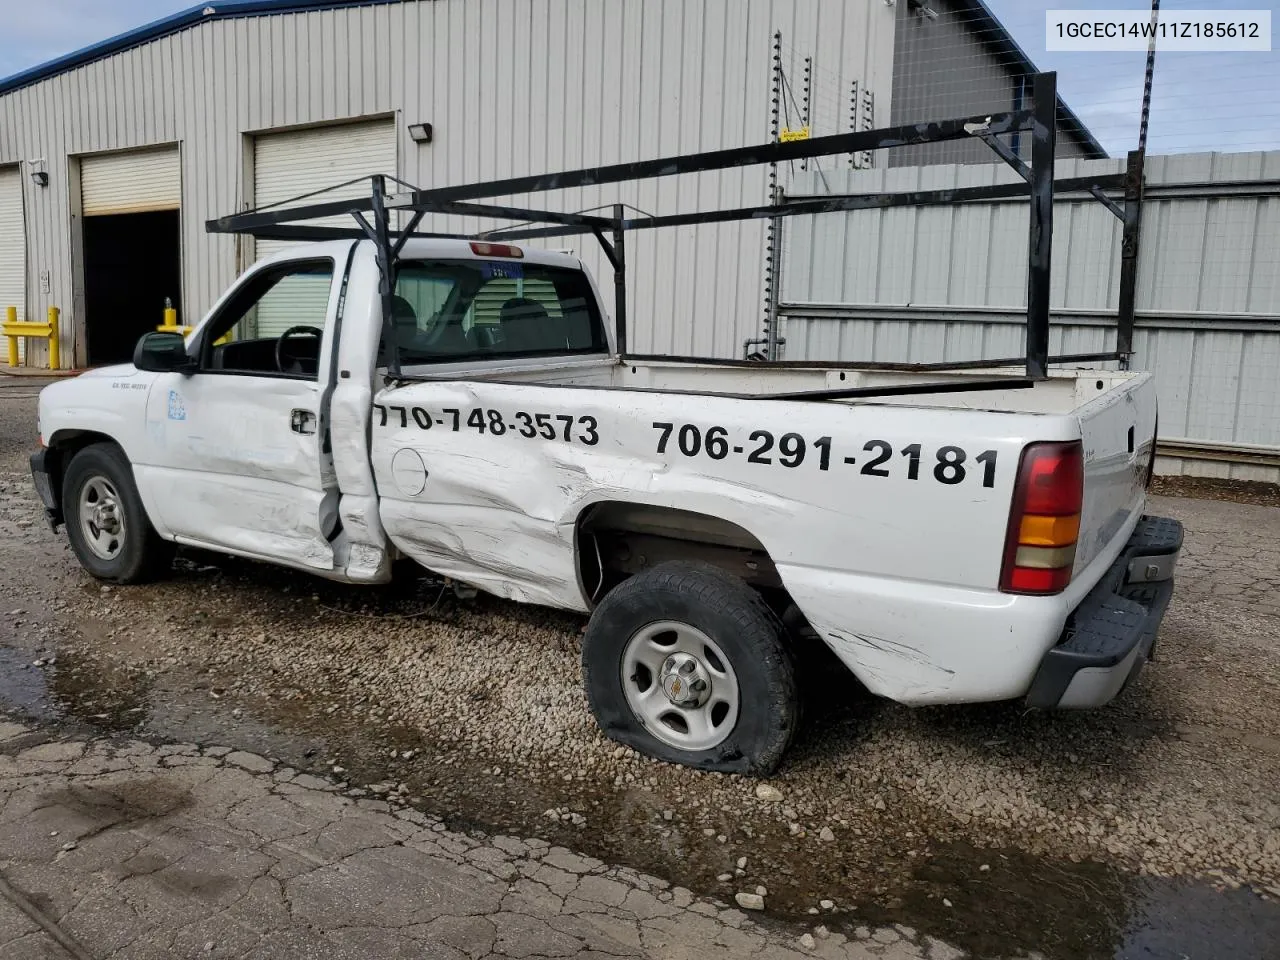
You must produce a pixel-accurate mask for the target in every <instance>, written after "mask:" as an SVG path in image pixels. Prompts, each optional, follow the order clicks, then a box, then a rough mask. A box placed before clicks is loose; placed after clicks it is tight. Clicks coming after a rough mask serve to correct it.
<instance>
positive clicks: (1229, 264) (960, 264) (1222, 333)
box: [782, 152, 1280, 480]
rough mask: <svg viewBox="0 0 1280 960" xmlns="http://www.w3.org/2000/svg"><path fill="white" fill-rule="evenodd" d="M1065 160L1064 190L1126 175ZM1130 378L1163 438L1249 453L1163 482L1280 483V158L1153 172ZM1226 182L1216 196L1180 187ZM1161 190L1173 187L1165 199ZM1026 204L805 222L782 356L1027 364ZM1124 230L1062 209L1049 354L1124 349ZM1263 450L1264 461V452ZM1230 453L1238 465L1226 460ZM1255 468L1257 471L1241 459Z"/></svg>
mask: <svg viewBox="0 0 1280 960" xmlns="http://www.w3.org/2000/svg"><path fill="white" fill-rule="evenodd" d="M1122 167H1123V162H1122V161H1116V160H1097V161H1078V160H1077V161H1060V162H1059V163H1058V169H1057V176H1059V177H1074V176H1082V175H1085V174H1086V173H1087V172H1088V173H1096V172H1106V173H1111V172H1118V171H1120V170H1121V169H1122ZM1015 177H1016V175H1015V174H1013V172H1012V171H1010V170H1009V169H1008V168H1007V167H1005V166H1004V165H1003V164H1000V165H982V166H955V165H952V166H939V167H917V168H898V169H892V170H877V171H857V172H850V171H845V172H841V173H840V174H839V175H838V176H837V177H833V176H832V175H831V174H828V175H827V180H826V185H825V186H824V185H823V184H822V182H821V181H820V179H819V178H814V177H810V178H808V179H807V181H805V182H796V183H794V184H793V185H792V188H791V191H790V192H791V194H792V195H795V196H802V195H814V194H815V193H817V192H819V191H821V192H826V191H827V190H829V191H831V192H859V193H860V192H864V191H866V192H870V191H877V190H892V191H897V190H903V189H912V188H920V189H928V188H937V187H945V186H960V185H966V184H975V183H994V182H1003V181H1011V180H1013V179H1014V178H1015ZM1147 182H1148V185H1149V190H1151V191H1152V193H1151V195H1149V196H1148V198H1147V201H1146V204H1145V206H1144V211H1143V222H1142V245H1141V251H1140V257H1139V266H1138V278H1139V279H1138V301H1137V324H1136V330H1135V338H1134V349H1135V351H1136V355H1135V357H1134V361H1133V367H1134V369H1139V370H1141V369H1150V370H1152V371H1153V372H1154V373H1155V375H1156V379H1157V382H1158V385H1159V391H1160V433H1161V437H1162V439H1167V440H1170V441H1174V442H1176V441H1178V440H1187V441H1192V442H1193V443H1198V444H1208V445H1218V446H1224V447H1238V448H1240V449H1239V453H1240V454H1241V456H1239V457H1236V458H1235V459H1236V461H1237V462H1234V463H1230V462H1226V461H1225V460H1224V461H1218V462H1215V461H1211V460H1200V459H1194V460H1192V459H1182V458H1172V457H1171V458H1168V459H1167V460H1166V459H1162V463H1161V466H1162V468H1163V469H1164V470H1165V471H1166V472H1187V473H1195V474H1197V475H1207V476H1230V477H1235V478H1239V479H1256V480H1280V468H1277V467H1276V466H1274V465H1270V464H1268V463H1265V462H1259V461H1266V460H1268V459H1270V458H1271V457H1273V456H1280V152H1272V153H1241V154H1190V155H1184V156H1169V157H1152V158H1150V159H1149V160H1148V166H1147ZM1198 183H1213V184H1220V185H1222V188H1221V190H1219V191H1218V192H1226V191H1235V192H1237V193H1238V194H1239V195H1234V196H1232V195H1221V196H1212V197H1206V196H1204V195H1203V194H1205V193H1208V192H1212V191H1211V190H1206V189H1202V188H1193V189H1189V190H1185V191H1178V190H1177V189H1176V187H1177V185H1178V184H1198ZM1161 188H1167V189H1165V190H1164V193H1162V192H1161ZM1026 251H1027V208H1026V204H1025V201H1024V202H1021V203H1017V202H1002V203H979V204H969V205H960V206H955V207H931V208H907V207H903V208H897V209H894V210H886V211H857V212H853V213H848V214H831V215H826V216H823V217H797V218H794V220H793V221H792V222H791V223H790V225H789V227H788V234H787V247H786V252H787V256H786V260H785V268H784V274H783V285H784V289H783V300H784V302H785V306H784V308H783V313H784V314H785V315H786V316H785V320H784V321H783V323H782V335H783V336H784V337H785V338H786V341H787V343H786V348H785V356H786V358H787V359H791V360H799V359H814V360H824V361H826V360H837V359H838V360H850V361H852V360H856V359H864V360H901V361H919V362H923V361H930V360H965V359H972V358H978V357H1015V356H1019V355H1021V354H1022V352H1023V349H1024V347H1023V336H1024V328H1023V319H1024V316H1025V314H1024V313H1023V310H1024V307H1025V304H1026ZM1119 282H1120V226H1119V221H1117V220H1116V219H1115V218H1114V217H1113V216H1112V215H1111V214H1110V213H1109V212H1107V211H1106V210H1105V209H1103V208H1102V207H1101V206H1100V205H1099V204H1097V203H1096V202H1095V201H1093V200H1091V199H1085V200H1078V201H1077V200H1060V201H1058V203H1057V204H1056V206H1055V211H1054V236H1053V295H1052V307H1053V321H1054V325H1053V328H1052V334H1051V342H1050V347H1051V350H1053V352H1055V353H1058V352H1061V353H1078V352H1094V351H1102V350H1111V349H1114V346H1115V311H1116V307H1117V302H1118V295H1119ZM1255 448H1261V449H1260V450H1259V449H1255ZM1227 452H1228V453H1229V451H1227ZM1245 460H1252V461H1253V462H1249V463H1246V462H1243V461H1245Z"/></svg>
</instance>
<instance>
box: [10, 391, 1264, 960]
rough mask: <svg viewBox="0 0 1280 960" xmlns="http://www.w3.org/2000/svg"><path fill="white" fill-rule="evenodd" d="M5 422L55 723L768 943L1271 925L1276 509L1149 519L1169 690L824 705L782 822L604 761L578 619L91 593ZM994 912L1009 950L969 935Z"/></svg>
mask: <svg viewBox="0 0 1280 960" xmlns="http://www.w3.org/2000/svg"><path fill="white" fill-rule="evenodd" d="M24 392H30V391H24ZM15 393H16V391H13V390H9V391H3V390H0V445H2V446H0V451H3V453H2V454H0V534H3V537H4V541H3V544H2V545H0V571H3V572H0V591H2V592H3V593H4V594H6V595H8V596H10V597H14V598H18V597H20V598H21V599H20V600H19V599H15V600H12V601H10V600H5V601H3V603H4V604H5V606H4V609H3V610H0V614H7V616H3V617H0V624H5V625H7V626H5V628H4V629H3V630H0V640H3V641H4V642H6V643H9V644H10V645H14V646H18V647H20V648H22V650H23V651H24V654H23V656H27V655H29V656H31V657H32V658H33V659H43V658H47V657H49V656H54V657H56V661H55V662H54V663H53V664H49V663H45V664H44V666H43V667H41V668H37V669H41V670H43V671H44V676H45V677H46V678H47V682H48V685H49V691H50V694H51V700H52V702H53V703H54V704H55V705H56V706H57V708H58V709H59V710H61V711H63V712H65V713H69V714H71V715H74V716H78V717H79V718H81V719H84V720H89V721H90V722H93V723H95V724H99V725H104V726H113V727H115V728H117V729H128V730H130V731H131V732H134V733H137V734H141V735H172V736H183V737H186V738H188V739H196V740H200V741H201V742H227V743H234V744H236V745H243V746H246V747H248V748H261V747H262V744H263V742H264V741H269V739H270V738H271V737H273V736H276V737H280V736H285V737H286V739H287V738H290V737H291V738H293V739H291V740H288V742H286V743H284V744H283V745H281V744H280V743H272V744H271V746H272V747H273V749H275V752H276V753H277V755H282V756H283V755H286V754H287V753H288V751H289V750H290V749H294V750H295V752H296V753H297V754H298V756H297V757H296V758H295V762H298V763H299V764H300V765H303V766H309V768H310V769H313V770H316V771H317V772H321V773H326V774H328V775H330V776H331V777H333V778H336V779H339V780H343V781H349V782H350V783H352V784H356V785H358V786H360V787H361V788H371V789H372V790H373V792H375V793H388V792H394V793H398V794H399V795H402V796H406V797H408V798H411V799H413V800H415V801H416V802H417V803H418V804H419V805H421V806H423V807H424V808H426V809H430V810H433V811H434V812H436V813H439V814H441V815H444V816H447V817H457V818H461V819H463V820H466V821H469V822H472V823H478V824H483V825H491V826H494V827H497V828H501V829H508V830H517V829H518V830H523V831H525V832H526V833H529V832H537V833H540V834H541V835H544V836H549V837H551V838H552V839H553V840H555V841H556V842H563V843H565V844H566V845H571V846H574V847H575V848H577V849H581V850H584V851H585V852H587V853H591V854H593V855H597V856H602V857H613V858H618V859H621V860H623V861H624V862H629V863H632V864H633V865H635V866H637V867H639V868H641V869H645V870H650V871H652V872H655V873H658V874H660V875H663V876H668V877H672V876H673V875H674V878H675V879H678V880H679V881H680V882H684V883H686V884H687V885H690V886H692V887H694V889H702V890H707V891H710V892H712V893H714V894H716V895H718V896H722V897H725V898H727V899H732V897H733V895H734V894H735V893H746V894H753V893H756V892H757V891H756V887H757V885H761V886H764V887H765V888H766V891H767V892H766V897H765V899H766V901H767V904H768V909H769V910H770V912H771V913H774V914H776V915H777V916H780V917H790V918H801V919H803V918H804V917H806V916H812V914H814V913H818V914H821V915H822V916H823V919H824V920H829V922H836V920H837V919H839V918H840V917H841V915H842V914H843V916H844V917H845V918H847V919H848V920H849V922H853V919H854V918H857V919H859V920H862V919H865V920H868V921H870V922H872V923H875V922H879V921H885V920H889V921H892V920H895V919H898V918H904V919H908V918H924V920H925V921H927V922H928V923H929V924H930V929H932V930H934V931H937V933H938V935H939V936H943V937H944V938H946V939H953V940H955V941H957V942H960V943H961V945H964V946H967V947H968V948H970V949H973V950H975V951H977V952H979V953H983V954H986V953H994V952H995V951H996V949H997V946H999V947H1000V948H1001V949H1003V948H1004V947H1005V946H1007V945H1009V944H1014V945H1019V946H1022V947H1024V948H1025V947H1035V946H1041V945H1042V944H1043V943H1044V942H1045V941H1046V938H1047V940H1048V942H1049V943H1050V945H1052V944H1053V943H1057V944H1060V945H1062V947H1063V949H1062V950H1061V951H1058V952H1052V951H1051V955H1054V956H1080V957H1085V956H1090V957H1092V956H1110V955H1111V954H1110V953H1109V952H1101V953H1099V952H1097V944H1098V942H1100V940H1101V941H1102V942H1105V941H1106V939H1107V937H1108V936H1111V937H1112V939H1113V940H1114V939H1115V938H1116V937H1117V936H1119V933H1117V931H1118V930H1119V929H1120V928H1123V927H1124V926H1125V924H1126V923H1127V922H1129V921H1127V920H1126V916H1129V918H1130V920H1131V919H1132V908H1131V906H1126V898H1130V899H1132V897H1131V895H1134V894H1133V891H1134V890H1135V889H1137V888H1136V887H1135V886H1134V885H1135V884H1141V883H1145V882H1148V881H1144V880H1142V879H1141V878H1143V877H1146V878H1183V877H1197V878H1201V879H1202V880H1203V881H1205V882H1207V883H1209V884H1211V885H1213V886H1216V887H1218V888H1225V889H1232V888H1237V887H1241V886H1244V887H1246V888H1253V889H1254V890H1255V891H1257V892H1258V893H1259V894H1261V896H1262V897H1263V898H1264V900H1265V899H1277V898H1280V791H1278V790H1277V784H1280V644H1278V643H1277V640H1278V639H1280V510H1277V509H1276V508H1274V507H1269V506H1263V505H1257V504H1237V503H1228V502H1217V501H1202V500H1191V499H1167V498H1154V500H1153V503H1152V505H1151V508H1150V509H1151V510H1152V511H1153V512H1159V513H1165V514H1168V515H1171V516H1175V517H1178V518H1179V519H1181V520H1182V521H1183V522H1184V524H1185V525H1186V527H1187V545H1186V548H1185V550H1184V553H1183V559H1182V564H1181V567H1180V571H1179V578H1178V589H1177V591H1176V593H1175V600H1174V602H1173V604H1172V606H1171V608H1170V610H1169V613H1168V616H1167V618H1166V620H1165V625H1164V628H1163V631H1162V634H1161V637H1160V641H1159V645H1158V648H1157V660H1156V662H1155V663H1153V664H1151V665H1150V666H1149V667H1148V668H1147V670H1146V671H1145V672H1144V674H1143V676H1142V678H1141V680H1140V682H1139V683H1138V684H1137V685H1136V686H1135V687H1134V688H1133V689H1131V690H1130V691H1128V692H1127V693H1126V694H1125V695H1124V696H1123V697H1122V698H1121V699H1120V700H1118V701H1117V702H1116V703H1114V704H1113V705H1111V706H1110V707H1108V708H1107V709H1104V710H1101V711H1095V712H1091V713H1080V714H1074V713H1061V714H1039V713H1028V712H1025V711H1024V710H1022V709H1021V708H1020V707H1019V706H1017V705H1016V704H1014V705H992V706H982V707H965V708H931V709H919V710H911V709H907V708H903V707H899V706H897V705H894V704H889V703H885V702H881V701H876V700H873V699H870V698H868V697H866V696H865V695H862V694H859V693H857V692H856V691H855V689H854V687H853V686H852V685H851V684H847V683H843V682H831V678H828V682H827V683H826V684H825V685H823V686H822V687H814V688H812V689H811V690H810V691H809V697H810V705H811V708H812V709H811V710H810V711H809V720H808V723H807V725H806V728H805V729H804V731H803V732H802V734H801V735H800V736H799V738H798V740H797V743H796V745H795V747H794V748H793V750H792V753H791V754H790V757H789V760H788V762H787V764H786V766H785V767H784V769H783V770H782V771H781V772H780V773H779V774H778V775H777V776H776V777H774V778H773V779H771V780H770V781H769V782H768V786H769V787H772V788H774V789H775V790H776V791H777V795H778V796H780V798H781V799H761V798H760V796H758V793H757V789H758V784H757V783H756V782H754V781H751V780H745V779H741V778H738V777H730V776H721V775H716V774H703V773H698V772H695V771H691V770H687V769H684V768H677V767H671V766H667V765H663V764H659V763H656V762H653V761H650V760H647V759H644V758H641V757H639V756H637V755H635V754H633V753H631V752H630V751H628V750H625V749H623V748H619V747H617V746H615V745H614V744H612V743H610V742H607V741H606V740H604V739H603V738H602V737H601V736H600V734H599V733H598V731H597V730H596V727H595V725H594V723H593V721H592V719H591V717H590V715H589V713H588V712H587V708H586V704H585V699H584V696H583V694H582V692H581V686H580V670H579V665H578V654H579V638H580V631H581V628H582V626H583V623H584V621H583V619H582V618H579V617H575V616H571V615H566V614H561V613H556V612H551V611H545V610H541V609H537V608H529V607H520V606H518V605H514V604H509V603H506V602H502V601H498V600H494V599H491V598H486V597H484V596H481V597H479V598H477V599H476V600H475V601H470V602H462V601H458V600H456V599H455V598H454V597H453V596H452V595H451V594H449V593H445V592H443V591H442V590H441V588H440V587H439V586H438V585H436V584H435V583H433V582H431V581H430V580H428V579H415V578H414V577H413V576H408V577H406V578H405V579H404V580H403V581H402V582H398V583H396V584H394V585H392V586H389V587H385V588H377V589H368V588H364V589H357V588H350V587H343V586H339V585H333V584H328V583H325V582H322V581H319V580H315V579H312V578H308V577H305V576H303V575H296V574H293V573H290V572H287V571H280V570H275V569H272V568H268V567H265V566H261V565H257V564H252V563H247V562H240V561H232V560H225V559H219V558H211V557H206V556H193V557H187V558H184V559H183V560H180V562H179V566H178V569H177V570H176V572H175V575H174V577H173V578H172V579H170V580H168V581H166V582H164V583H160V584H156V585H153V586H148V587H144V588H124V589H111V588H105V587H100V586H99V585H98V584H96V583H94V582H91V581H90V580H89V579H88V578H87V577H85V576H84V575H83V574H81V573H80V571H79V570H78V568H77V567H76V566H75V564H74V560H73V559H72V558H71V556H70V553H69V551H68V550H67V548H66V541H65V536H64V535H59V536H57V537H55V536H53V535H51V534H50V533H49V531H48V529H47V528H46V527H45V526H44V525H43V523H42V522H41V519H40V515H39V510H38V505H37V504H36V502H35V499H34V496H33V494H32V491H31V486H30V481H29V478H28V476H27V475H26V473H25V467H24V464H23V462H22V459H21V457H20V454H22V453H23V452H24V451H25V449H28V448H29V443H28V442H27V439H26V433H25V432H24V431H29V430H30V424H31V423H32V421H33V419H34V418H33V415H32V404H31V401H30V400H28V399H24V398H21V397H16V396H15ZM6 394H7V396H6ZM10 397H12V398H13V399H9V398H10ZM24 418H25V420H24ZM19 445H20V446H19ZM16 611H20V612H16ZM836 679H838V678H836ZM280 731H287V736H286V735H285V734H281V733H280ZM218 738H222V739H221V741H219V739H218ZM768 792H769V791H765V793H768ZM742 858H745V860H743V859H742ZM993 895H1000V896H1003V897H1004V898H1005V902H1006V905H1007V906H1008V915H1007V916H1006V917H1005V918H1004V919H1003V920H1002V921H1001V922H1000V923H998V924H997V923H995V921H988V920H984V919H981V918H978V917H976V916H975V914H980V913H982V912H983V911H982V910H981V909H978V910H970V909H966V908H970V907H978V908H980V907H982V906H983V904H985V903H986V902H988V901H989V899H990V898H991V897H992V896H993ZM1134 896H1136V895H1134ZM1090 898H1093V899H1092V900H1091V899H1090ZM1023 900H1025V901H1026V902H1025V903H1022V901H1023ZM824 901H826V902H824ZM1086 901H1087V902H1088V903H1089V904H1090V906H1089V908H1088V911H1087V914H1088V915H1087V916H1085V915H1078V914H1080V913H1081V910H1080V903H1081V902H1086ZM1095 901H1096V902H1095ZM1112 901H1115V903H1114V904H1113V912H1112V913H1108V909H1107V908H1105V907H1104V906H1102V905H1101V904H1103V903H1104V902H1105V903H1107V904H1111V903H1112ZM1059 903H1060V904H1061V910H1060V911H1058V910H1057V907H1056V906H1055V904H1059ZM1019 904H1022V905H1021V906H1019ZM1073 905H1074V906H1073ZM1073 910H1074V912H1073ZM1019 911H1021V912H1019ZM1055 911H1057V912H1055ZM1050 916H1052V917H1054V918H1056V919H1049V920H1046V917H1050ZM814 922H816V921H814ZM993 924H995V926H993ZM1037 937H1038V938H1039V939H1036V938H1037ZM1009 952H1013V951H1012V950H1010V951H1009Z"/></svg>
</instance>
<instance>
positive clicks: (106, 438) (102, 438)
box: [44, 428, 123, 524]
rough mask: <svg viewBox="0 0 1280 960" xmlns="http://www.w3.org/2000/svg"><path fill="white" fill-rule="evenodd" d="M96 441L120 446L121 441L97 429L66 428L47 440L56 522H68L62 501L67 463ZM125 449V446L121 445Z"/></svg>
mask: <svg viewBox="0 0 1280 960" xmlns="http://www.w3.org/2000/svg"><path fill="white" fill-rule="evenodd" d="M95 443H111V444H115V445H116V446H117V447H120V446H121V445H120V442H119V441H118V440H117V439H116V438H115V437H112V436H110V435H108V434H105V433H101V432H99V431H97V430H76V429H70V428H65V429H62V430H57V431H55V432H54V433H53V435H52V436H51V437H49V438H48V440H46V441H45V456H44V463H45V469H46V471H47V472H48V474H49V485H50V487H51V488H52V491H53V499H54V503H55V507H54V511H55V514H56V515H55V516H54V517H53V518H52V519H53V521H54V523H55V524H61V523H65V522H66V516H65V513H66V505H65V504H64V503H63V502H62V481H63V478H64V477H65V476H66V473H67V464H69V463H70V462H71V458H72V457H74V456H75V455H76V454H77V453H79V452H80V451H81V450H83V449H84V448H85V447H90V446H93V445H94V444H95ZM121 449H122V450H123V447H121Z"/></svg>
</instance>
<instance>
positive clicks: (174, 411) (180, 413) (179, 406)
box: [169, 390, 187, 420]
mask: <svg viewBox="0 0 1280 960" xmlns="http://www.w3.org/2000/svg"><path fill="white" fill-rule="evenodd" d="M169 419H170V420H185V419H187V408H186V406H185V405H184V404H183V402H182V397H181V396H179V394H178V391H177V390H170V391H169Z"/></svg>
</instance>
